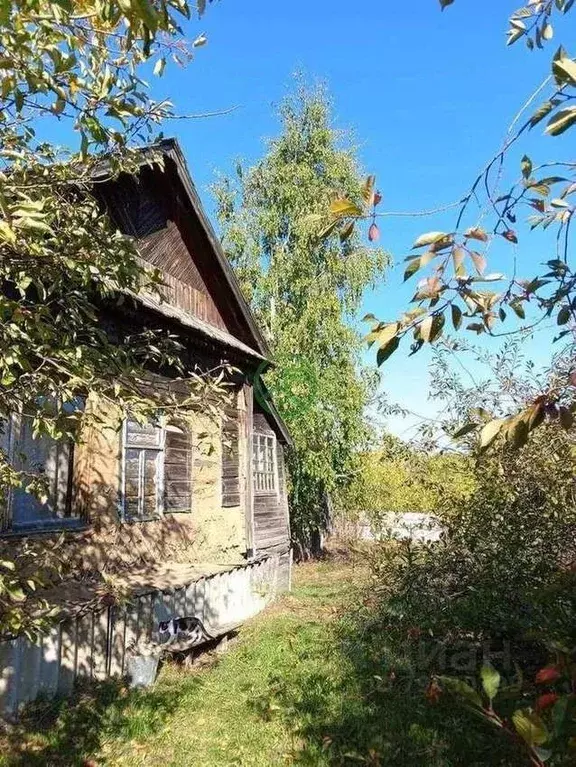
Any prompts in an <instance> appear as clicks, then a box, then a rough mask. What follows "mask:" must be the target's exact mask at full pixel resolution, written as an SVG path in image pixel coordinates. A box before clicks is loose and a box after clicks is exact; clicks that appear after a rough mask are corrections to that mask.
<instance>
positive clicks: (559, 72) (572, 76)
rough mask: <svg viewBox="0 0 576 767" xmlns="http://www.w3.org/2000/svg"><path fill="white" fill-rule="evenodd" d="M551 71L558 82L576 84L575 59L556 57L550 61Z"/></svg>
mask: <svg viewBox="0 0 576 767" xmlns="http://www.w3.org/2000/svg"><path fill="white" fill-rule="evenodd" d="M552 71H553V72H554V75H555V76H556V79H557V80H558V81H559V82H560V83H562V82H569V83H570V84H571V85H576V61H573V60H572V59H568V58H566V57H562V58H559V59H556V60H555V61H553V62H552Z"/></svg>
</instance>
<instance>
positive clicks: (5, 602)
mask: <svg viewBox="0 0 576 767" xmlns="http://www.w3.org/2000/svg"><path fill="white" fill-rule="evenodd" d="M205 6H206V2H205V1H204V0H198V4H197V13H198V14H200V15H201V14H202V13H203V12H204V10H205ZM191 13H192V8H191V6H190V5H189V4H188V3H187V2H186V0H122V1H121V2H114V1H113V0H83V2H75V3H72V2H70V0H54V2H49V1H41V0H19V1H14V2H9V1H8V0H3V1H2V2H0V88H1V93H2V100H1V104H0V279H1V280H2V287H3V289H2V291H1V292H0V313H1V317H2V322H1V323H0V421H1V422H2V423H4V424H5V423H6V422H7V419H8V418H9V417H10V414H11V413H14V412H21V413H24V414H25V415H27V416H29V417H30V418H31V419H32V420H33V427H34V433H35V435H48V436H50V437H52V438H55V439H76V438H77V436H78V429H77V427H78V423H79V421H80V420H81V419H82V420H84V421H85V420H86V419H89V418H90V417H97V415H96V414H95V413H94V412H92V411H90V409H88V408H86V409H85V410H84V411H83V412H82V411H81V410H80V409H78V408H74V407H71V403H78V402H80V401H87V400H88V399H89V398H91V397H96V398H97V399H99V400H106V399H112V400H113V401H114V402H115V403H116V404H117V405H119V406H120V409H121V410H122V411H124V412H125V411H126V410H127V409H130V410H131V411H132V412H135V413H136V415H137V416H138V417H141V418H145V417H146V415H147V414H150V412H152V411H153V410H155V409H156V408H157V407H158V402H157V401H156V402H153V401H152V400H150V398H149V397H148V396H147V395H146V393H145V391H144V389H143V386H142V384H143V382H144V380H145V377H146V369H147V368H148V367H149V366H150V365H154V366H156V367H158V366H163V365H164V366H166V365H168V366H170V367H171V368H172V369H173V370H176V371H178V372H179V373H180V374H181V375H182V377H183V378H184V379H185V380H186V381H188V382H189V383H190V386H189V397H188V398H187V400H186V402H176V401H174V400H172V399H170V398H169V399H168V401H166V402H164V403H163V404H164V405H165V406H168V407H169V406H173V407H178V406H189V407H194V405H195V403H197V402H198V401H200V400H202V399H203V398H204V389H205V387H206V386H212V384H211V383H209V382H202V381H201V380H200V378H199V377H198V376H195V375H193V374H192V371H190V370H186V369H185V368H184V366H183V365H182V363H181V359H180V354H179V351H180V348H181V345H180V342H179V340H178V339H177V338H175V337H172V336H170V335H168V334H167V333H165V332H162V331H160V330H159V329H158V328H156V327H154V326H149V327H147V328H144V329H143V330H142V331H141V332H140V331H136V332H128V331H126V332H125V333H124V335H122V334H121V333H119V332H118V329H115V331H114V333H110V332H109V331H108V330H107V329H106V325H105V323H102V322H101V319H102V312H105V311H106V308H107V307H108V308H110V307H114V306H117V305H118V304H120V303H122V302H123V301H124V300H126V295H127V294H130V293H132V294H135V293H138V292H139V290H141V289H142V288H143V287H146V288H147V289H157V288H158V284H159V275H157V274H152V273H148V272H145V271H144V270H143V269H142V268H141V267H140V266H139V265H138V263H137V261H136V258H135V257H136V255H137V254H136V247H135V243H134V242H133V241H132V240H130V239H129V238H127V237H124V236H123V235H121V234H120V233H119V232H118V231H115V230H114V228H113V227H112V226H111V223H110V221H109V220H108V218H107V217H106V215H105V214H104V213H103V212H102V210H101V207H100V205H99V204H98V202H97V200H96V199H95V197H94V196H93V195H92V189H93V186H94V184H95V183H96V182H97V181H99V180H103V179H105V178H111V177H114V176H115V175H116V174H118V173H120V172H121V171H131V170H134V168H135V167H136V156H135V154H134V151H133V150H132V149H131V146H132V143H133V142H134V141H136V140H139V141H141V140H143V139H145V138H147V137H153V135H154V131H155V130H156V126H157V125H158V124H159V123H160V122H161V121H162V120H163V119H165V118H166V117H168V116H170V114H171V105H170V104H169V102H167V101H163V102H159V103H156V102H154V101H153V100H152V99H151V97H150V93H149V89H148V86H147V84H146V83H145V81H144V80H143V79H142V76H143V74H144V72H145V71H147V70H148V68H149V69H150V70H152V66H151V64H152V62H154V67H153V71H154V73H155V74H156V75H161V74H162V71H163V69H164V66H165V64H166V61H167V58H168V57H169V56H172V57H173V58H174V59H176V60H182V59H184V58H185V57H186V56H189V54H190V50H191V48H192V47H193V45H194V43H193V44H192V45H191V46H186V42H185V39H184V37H183V33H182V30H181V29H180V27H179V21H180V20H181V19H184V18H187V17H189V16H190V15H191ZM203 42H204V40H203V38H198V39H197V40H196V41H195V44H196V45H201V44H202V43H203ZM56 125H58V126H59V128H60V131H61V133H62V135H63V136H64V137H66V136H68V138H69V139H70V141H69V144H70V145H71V146H72V147H74V145H76V148H72V149H70V148H69V149H67V150H65V149H61V148H59V147H57V146H56V145H55V144H54V143H53V141H51V138H50V137H51V136H53V135H54V132H55V126H56ZM154 159H157V158H155V155H154V153H151V154H150V160H151V161H152V160H154ZM22 485H25V486H26V488H27V490H28V491H29V492H33V493H36V494H42V492H43V490H42V481H41V478H39V477H37V476H33V475H25V474H24V473H23V472H18V471H16V470H14V468H13V467H11V466H10V464H9V462H8V459H7V456H6V454H4V453H3V452H0V492H2V493H3V494H4V493H5V491H6V490H7V488H9V487H13V486H22ZM47 558H48V549H47V548H46V547H45V548H44V553H43V554H42V556H41V557H40V558H39V557H38V553H37V552H34V551H28V552H26V551H24V552H23V553H22V552H21V553H20V559H19V560H18V561H17V563H16V564H15V562H14V561H11V560H5V561H3V562H0V628H1V629H2V630H3V631H10V632H17V631H19V630H20V629H21V628H22V627H25V628H26V630H28V631H30V630H34V629H35V628H36V627H38V626H40V625H41V624H42V620H43V619H44V618H46V617H47V616H49V615H50V609H49V606H48V605H46V604H44V603H42V602H41V601H38V600H34V599H33V597H34V594H35V593H36V588H37V587H38V586H39V585H41V584H42V583H43V581H44V575H45V573H46V572H47V571H49V572H50V573H51V574H53V573H54V571H55V570H58V567H57V561H56V559H57V558H56V559H55V557H53V556H52V555H50V557H49V559H47ZM22 560H25V562H22ZM48 561H49V564H50V567H47V562H48ZM31 564H32V566H31ZM31 612H33V615H34V617H33V618H32V617H31Z"/></svg>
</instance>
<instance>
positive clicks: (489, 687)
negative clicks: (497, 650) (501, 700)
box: [480, 663, 500, 702]
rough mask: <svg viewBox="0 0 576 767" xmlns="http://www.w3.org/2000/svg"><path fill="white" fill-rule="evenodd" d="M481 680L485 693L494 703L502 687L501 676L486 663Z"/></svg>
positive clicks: (481, 670) (481, 672)
mask: <svg viewBox="0 0 576 767" xmlns="http://www.w3.org/2000/svg"><path fill="white" fill-rule="evenodd" d="M480 679H481V680H482V687H483V688H484V692H485V693H486V695H487V696H488V698H489V700H490V702H492V701H493V700H494V698H495V697H496V693H497V692H498V688H499V687H500V674H499V673H498V671H497V670H496V669H495V668H494V666H493V665H492V664H491V663H485V664H484V665H483V666H482V668H481V669H480Z"/></svg>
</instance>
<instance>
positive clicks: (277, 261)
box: [216, 87, 386, 548]
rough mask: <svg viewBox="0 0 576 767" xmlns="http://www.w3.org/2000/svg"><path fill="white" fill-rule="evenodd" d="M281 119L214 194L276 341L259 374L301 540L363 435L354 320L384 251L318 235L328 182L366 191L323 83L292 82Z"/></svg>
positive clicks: (226, 238)
mask: <svg viewBox="0 0 576 767" xmlns="http://www.w3.org/2000/svg"><path fill="white" fill-rule="evenodd" d="M280 119H281V123H282V132H281V135H280V136H279V137H278V138H276V139H274V140H273V141H271V142H270V144H269V147H268V152H267V154H266V156H265V157H264V158H263V159H262V160H261V161H260V162H259V163H258V164H256V165H255V166H254V167H252V168H250V169H249V170H247V171H245V170H243V169H242V167H241V166H239V167H238V171H237V177H236V179H235V180H231V179H224V180H222V181H221V182H220V183H219V184H218V185H217V187H216V196H217V200H218V208H219V219H220V223H221V225H222V231H223V243H224V246H225V248H226V251H227V253H228V256H229V258H230V260H231V262H232V264H233V265H234V267H235V268H236V271H237V273H238V274H239V276H240V279H241V282H242V285H243V287H244V289H245V292H246V294H247V295H248V296H249V298H250V299H251V303H252V306H253V308H254V310H255V312H256V314H257V316H258V318H259V320H260V322H261V323H262V324H263V326H264V327H265V328H267V330H268V335H269V339H270V342H271V345H272V349H273V354H274V359H275V361H276V368H275V370H273V371H271V372H270V373H269V374H267V379H266V380H267V383H268V384H269V386H270V389H271V391H272V393H273V395H274V398H275V402H276V404H277V405H278V408H279V410H280V413H281V414H282V415H283V417H284V418H285V420H286V422H287V424H288V427H289V429H290V432H291V434H292V436H293V438H294V443H295V448H296V449H295V452H294V453H293V454H292V455H291V456H289V471H290V477H291V510H292V522H293V526H294V529H295V531H296V535H297V537H298V538H299V540H300V542H301V544H302V545H303V547H304V548H306V547H308V546H309V545H310V540H311V536H312V535H313V534H314V532H315V531H316V530H317V529H318V526H319V525H321V524H322V517H323V514H324V513H325V506H326V495H327V494H328V493H330V492H332V491H333V490H334V489H335V488H337V487H339V486H340V485H342V484H344V483H346V482H347V481H348V480H349V477H350V475H351V471H352V468H353V464H354V457H355V453H356V451H357V449H358V447H360V446H361V445H362V444H363V441H364V438H365V434H366V424H365V421H364V408H365V406H366V404H367V402H368V399H369V396H370V394H371V393H372V392H373V390H374V383H375V379H374V377H373V376H367V375H366V374H364V373H363V372H362V371H361V370H360V369H359V352H360V339H359V336H358V334H357V333H356V331H355V330H354V329H353V326H352V323H353V321H354V316H355V313H356V312H357V311H358V307H359V303H360V300H361V297H362V293H363V291H364V289H365V288H366V287H367V286H369V285H370V284H372V283H373V282H374V280H376V279H377V278H378V277H379V276H380V275H381V273H382V269H383V267H384V265H385V263H386V257H385V256H384V254H383V252H382V251H381V250H379V249H377V248H366V247H364V246H363V245H362V244H361V243H360V241H359V239H358V237H356V236H351V237H348V238H340V237H339V236H338V234H337V233H335V232H332V233H329V232H328V233H326V236H325V238H324V239H323V240H322V241H321V242H319V241H318V238H317V236H316V233H317V228H318V222H319V221H320V220H321V218H322V211H323V208H324V207H325V206H326V205H327V204H328V203H329V200H330V197H331V195H332V190H333V189H334V188H337V189H339V190H341V192H342V194H346V195H347V196H348V197H350V198H352V199H358V200H359V199H361V196H362V182H361V177H360V175H359V172H358V167H357V163H356V160H355V157H354V151H353V149H352V148H351V147H350V146H349V145H348V144H346V143H344V142H343V141H342V139H341V136H340V135H339V134H338V133H337V132H336V131H335V129H334V128H333V127H332V126H331V122H330V109H329V104H328V102H327V99H326V96H325V94H324V93H323V91H321V90H306V89H304V88H303V87H300V88H298V90H297V91H296V92H295V93H294V94H293V95H292V96H290V97H289V98H288V99H286V101H285V102H284V103H283V105H282V106H281V108H280Z"/></svg>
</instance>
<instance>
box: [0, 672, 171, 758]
mask: <svg viewBox="0 0 576 767" xmlns="http://www.w3.org/2000/svg"><path fill="white" fill-rule="evenodd" d="M177 706H178V699H177V696H175V695H174V693H173V692H172V693H170V692H168V691H164V690H162V689H157V688H154V689H151V690H142V691H140V690H130V689H128V688H127V687H126V684H125V683H124V682H123V681H121V680H107V681H105V682H101V683H94V684H90V685H85V686H83V687H79V688H78V689H77V691H76V692H75V694H74V695H73V696H72V697H71V698H68V699H56V700H51V701H40V702H36V703H34V704H31V705H29V706H28V707H27V708H26V709H25V711H24V713H23V716H22V718H21V720H20V721H19V722H18V724H17V725H14V726H12V727H11V728H10V730H9V731H8V732H7V734H6V735H5V736H4V737H3V738H2V740H3V741H4V745H5V746H6V748H5V749H3V750H4V752H5V754H9V756H5V758H4V760H3V761H2V764H5V765H9V766H10V767H20V766H22V767H24V765H26V767H40V766H41V765H42V766H43V767H45V766H46V765H54V766H55V767H56V766H57V765H66V767H76V765H78V766H81V765H82V766H83V765H85V764H87V763H88V761H89V759H90V757H92V756H94V755H95V754H97V753H98V752H99V751H100V749H101V747H102V744H103V743H104V741H105V739H110V738H121V739H122V740H125V741H131V740H136V741H138V740H139V739H142V738H145V737H147V736H150V735H152V734H154V733H155V732H158V731H159V729H160V728H161V727H162V725H163V723H164V722H165V720H166V718H167V717H168V716H169V715H170V714H171V713H173V712H174V711H175V709H176V708H177Z"/></svg>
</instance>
